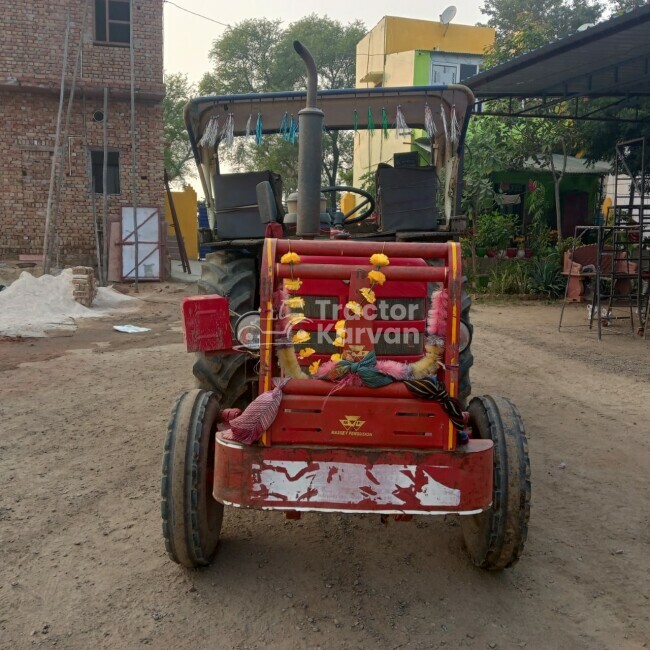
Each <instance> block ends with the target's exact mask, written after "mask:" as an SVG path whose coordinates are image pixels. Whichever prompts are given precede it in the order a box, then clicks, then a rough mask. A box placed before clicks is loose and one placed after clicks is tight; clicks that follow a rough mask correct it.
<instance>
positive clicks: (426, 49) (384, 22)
mask: <svg viewBox="0 0 650 650" xmlns="http://www.w3.org/2000/svg"><path fill="white" fill-rule="evenodd" d="M494 35H495V32H494V30H493V29H492V28H490V27H474V26H471V25H455V24H453V23H451V24H448V25H444V24H442V23H440V22H435V21H431V20H416V19H413V18H398V17H395V16H385V17H384V18H382V19H381V20H380V21H379V23H377V25H376V26H375V27H374V28H373V29H371V30H370V32H368V33H367V34H366V35H365V36H364V37H363V39H361V41H360V42H359V44H358V45H357V61H356V77H357V80H356V86H357V88H376V87H381V86H384V87H393V88H394V87H398V86H429V85H435V84H449V83H462V82H463V80H465V79H467V78H468V77H471V76H473V75H475V74H476V73H477V72H478V71H479V68H480V65H481V61H482V58H483V54H484V52H485V50H486V49H487V48H489V47H490V46H491V45H492V44H493V43H494ZM394 121H395V116H394V115H392V116H391V115H389V116H388V122H389V124H391V126H392V125H393V123H394ZM375 126H376V131H375V133H374V134H373V135H371V134H370V133H368V132H367V131H360V132H359V133H358V134H357V135H356V137H355V142H354V185H356V186H361V185H363V180H364V179H363V178H362V177H363V176H364V174H367V173H368V172H371V173H374V171H375V170H376V169H377V165H378V164H379V163H380V162H384V163H389V164H393V155H394V154H396V153H404V152H408V151H413V150H414V149H417V147H416V146H415V145H414V141H415V139H416V138H417V137H418V136H419V135H422V134H421V133H418V132H416V133H414V134H413V135H412V136H407V137H399V138H397V137H395V135H396V134H395V132H394V131H391V133H390V137H388V138H384V137H382V133H381V116H375Z"/></svg>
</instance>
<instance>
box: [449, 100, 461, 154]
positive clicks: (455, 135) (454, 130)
mask: <svg viewBox="0 0 650 650" xmlns="http://www.w3.org/2000/svg"><path fill="white" fill-rule="evenodd" d="M450 131H451V132H450V134H449V138H450V140H451V141H452V142H453V143H454V144H456V143H457V142H458V141H459V140H460V124H459V122H458V113H457V112H456V104H454V105H453V106H452V107H451V126H450Z"/></svg>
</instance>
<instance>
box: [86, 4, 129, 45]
mask: <svg viewBox="0 0 650 650" xmlns="http://www.w3.org/2000/svg"><path fill="white" fill-rule="evenodd" d="M95 41H96V42H97V43H106V44H108V45H128V44H129V43H130V42H131V10H130V2H129V0H126V1H125V0H95Z"/></svg>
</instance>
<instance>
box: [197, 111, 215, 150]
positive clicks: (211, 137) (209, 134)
mask: <svg viewBox="0 0 650 650" xmlns="http://www.w3.org/2000/svg"><path fill="white" fill-rule="evenodd" d="M218 138H219V116H218V115H213V116H212V117H210V119H209V121H208V123H207V125H206V127H205V131H203V137H202V138H201V140H200V141H199V144H200V145H201V146H202V147H214V145H215V144H217V139H218Z"/></svg>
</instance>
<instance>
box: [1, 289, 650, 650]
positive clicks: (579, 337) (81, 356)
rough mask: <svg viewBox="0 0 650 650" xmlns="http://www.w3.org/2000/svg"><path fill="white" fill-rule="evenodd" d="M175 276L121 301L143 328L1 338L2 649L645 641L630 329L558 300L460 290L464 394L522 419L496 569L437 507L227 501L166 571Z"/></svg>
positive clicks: (637, 417)
mask: <svg viewBox="0 0 650 650" xmlns="http://www.w3.org/2000/svg"><path fill="white" fill-rule="evenodd" d="M172 290H174V289H173V285H172ZM187 290H188V291H189V290H191V288H190V289H187ZM175 291H176V293H170V292H166V293H155V292H151V290H150V291H149V292H147V294H146V295H145V296H144V297H145V298H146V302H145V303H144V306H143V309H142V310H141V311H140V312H139V313H137V314H135V315H129V316H128V320H127V322H131V323H134V324H138V325H145V326H148V327H152V328H153V331H152V332H151V333H147V334H140V335H127V334H118V333H116V332H114V331H113V330H112V329H111V324H112V323H113V322H118V321H119V322H124V321H125V319H124V317H122V318H113V319H110V320H102V321H88V322H86V323H85V324H83V325H82V326H81V327H80V329H79V330H78V331H77V332H76V333H75V334H74V335H70V333H69V332H68V333H65V336H58V337H52V338H49V339H42V340H35V341H23V342H8V341H5V342H0V646H1V647H2V648H31V647H49V646H53V645H56V646H58V647H63V648H99V647H106V648H134V647H139V646H140V645H141V644H143V645H150V646H153V647H156V648H208V647H209V648H266V647H273V648H317V647H321V648H402V647H410V648H438V647H447V648H522V647H527V648H545V649H546V648H572V649H573V648H588V649H590V650H592V649H598V648H613V649H614V648H616V649H617V648H641V647H647V644H648V643H650V621H649V615H650V559H649V558H650V548H649V541H650V525H649V515H650V506H649V504H650V500H649V496H650V490H649V486H648V477H649V476H650V451H649V447H650V441H649V440H650V439H649V436H648V433H649V432H650V381H649V380H650V339H649V340H648V341H641V340H638V339H637V340H634V339H633V338H631V337H629V336H615V335H609V336H607V337H606V338H605V339H604V340H603V341H602V342H598V341H597V340H595V338H594V337H593V336H591V335H588V334H587V333H586V332H585V331H580V330H570V331H568V332H566V333H561V334H558V332H557V320H558V315H559V306H557V305H545V304H538V303H522V304H495V303H490V304H481V303H478V304H476V305H475V308H474V310H473V317H474V322H475V324H476V333H475V338H474V354H475V358H476V365H475V367H474V370H473V371H472V373H473V384H474V389H475V392H477V393H479V392H485V393H500V394H503V395H506V396H508V397H510V398H512V399H513V400H514V401H515V403H516V404H517V405H518V406H519V408H520V410H521V412H522V414H523V417H524V420H525V423H526V427H527V431H528V434H529V439H530V453H531V464H532V484H533V493H532V514H531V522H530V531H529V538H528V544H527V546H526V549H525V552H524V555H523V557H522V559H521V561H520V563H519V564H518V565H517V566H516V567H515V568H514V569H511V570H507V571H505V572H503V573H501V574H487V573H484V572H482V571H480V570H478V569H475V568H473V567H472V566H471V565H470V563H469V561H468V559H467V557H466V555H465V553H464V550H463V547H462V541H461V533H460V528H459V525H458V523H457V521H456V520H455V519H454V518H452V517H449V518H447V519H442V518H419V519H416V520H414V521H412V522H410V523H396V522H391V523H390V524H389V525H388V526H383V525H382V524H381V523H380V521H379V517H378V516H349V515H346V516H336V515H317V514H308V515H306V516H304V517H303V518H302V520H300V521H286V520H285V519H284V518H283V517H282V515H280V514H277V513H268V512H267V513H265V512H250V511H241V512H240V511H234V510H227V512H226V517H225V520H224V528H223V541H222V544H221V546H220V550H219V553H218V556H217V561H216V563H215V564H214V565H213V566H212V567H210V568H208V569H205V570H201V571H186V570H184V569H182V568H181V567H179V566H178V565H176V564H174V563H173V562H171V561H170V560H169V558H168V557H167V555H166V553H165V551H164V545H163V541H162V536H161V520H160V505H159V481H160V461H161V451H162V444H163V435H164V431H165V426H166V421H167V418H168V414H169V411H170V408H171V404H172V400H173V399H174V397H175V396H176V394H178V393H179V392H180V391H181V390H183V389H184V388H187V387H191V385H192V376H191V358H190V356H189V355H187V354H186V353H185V352H184V348H183V345H182V338H181V327H180V321H179V312H178V301H179V298H180V297H181V296H182V295H183V294H182V293H178V291H182V289H180V290H179V289H176V290H175ZM583 311H584V307H583V306H581V307H580V308H577V307H576V308H572V310H571V313H570V314H569V316H570V317H572V318H574V319H575V321H576V322H583V321H584V318H583V316H584V315H583V313H582V312H583ZM619 329H622V326H621V327H620V328H619Z"/></svg>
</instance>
